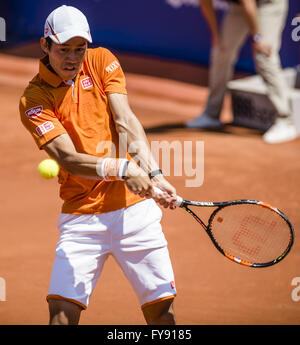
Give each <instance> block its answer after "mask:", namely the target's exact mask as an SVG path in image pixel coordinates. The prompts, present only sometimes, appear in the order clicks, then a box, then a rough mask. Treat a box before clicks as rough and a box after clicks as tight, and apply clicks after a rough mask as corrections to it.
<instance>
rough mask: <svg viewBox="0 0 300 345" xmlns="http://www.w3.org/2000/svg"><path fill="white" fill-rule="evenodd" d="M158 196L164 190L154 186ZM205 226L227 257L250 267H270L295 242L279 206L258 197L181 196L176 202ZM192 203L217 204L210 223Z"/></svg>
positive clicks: (214, 242) (213, 240)
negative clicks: (206, 198) (203, 198)
mask: <svg viewBox="0 0 300 345" xmlns="http://www.w3.org/2000/svg"><path fill="white" fill-rule="evenodd" d="M154 191H155V193H156V195H157V196H159V194H161V193H162V191H161V190H160V189H159V188H157V187H154ZM174 204H175V205H176V206H178V207H180V208H182V209H183V210H185V211H186V212H187V213H189V214H190V215H192V216H193V218H194V219H195V220H196V221H197V222H198V223H199V224H200V225H201V226H202V228H203V229H204V230H205V232H206V233H207V235H208V236H209V238H210V239H211V240H212V242H213V244H214V245H215V247H216V248H217V249H218V251H219V252H220V253H221V254H223V255H224V256H225V257H226V258H228V259H230V260H232V261H234V262H236V263H238V264H241V265H245V266H249V267H267V266H271V265H274V264H276V263H278V262H280V261H281V260H283V259H284V258H285V257H286V256H287V254H288V253H289V251H290V250H291V248H292V246H293V243H294V229H293V226H292V224H291V222H290V221H289V219H288V217H287V216H286V215H285V214H284V213H283V212H281V211H280V210H278V209H277V208H275V207H273V206H271V205H269V204H267V203H264V202H262V201H257V200H234V201H225V202H200V201H188V200H184V199H183V198H181V197H180V196H177V200H176V202H175V203H174ZM189 206H196V207H216V209H215V210H214V211H213V212H212V213H211V215H210V217H209V220H208V224H207V225H206V224H205V223H204V222H203V221H202V220H201V219H200V217H199V216H197V215H196V214H195V213H194V212H193V211H192V210H191V209H190V208H189Z"/></svg>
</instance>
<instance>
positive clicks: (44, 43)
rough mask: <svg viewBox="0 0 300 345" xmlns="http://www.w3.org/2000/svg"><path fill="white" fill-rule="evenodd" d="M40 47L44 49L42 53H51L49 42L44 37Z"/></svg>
mask: <svg viewBox="0 0 300 345" xmlns="http://www.w3.org/2000/svg"><path fill="white" fill-rule="evenodd" d="M40 45H41V48H42V51H43V52H44V53H45V54H46V55H48V53H49V48H48V44H47V41H46V39H45V38H44V37H41V39H40Z"/></svg>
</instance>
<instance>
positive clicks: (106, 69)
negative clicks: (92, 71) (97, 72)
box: [105, 60, 120, 73]
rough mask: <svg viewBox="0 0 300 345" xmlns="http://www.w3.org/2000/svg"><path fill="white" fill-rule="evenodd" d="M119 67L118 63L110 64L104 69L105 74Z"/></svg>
mask: <svg viewBox="0 0 300 345" xmlns="http://www.w3.org/2000/svg"><path fill="white" fill-rule="evenodd" d="M119 67H120V64H119V63H118V61H117V60H115V61H114V62H112V63H111V64H110V65H108V66H107V67H106V68H105V71H106V72H107V73H111V72H113V71H115V70H116V69H117V68H119Z"/></svg>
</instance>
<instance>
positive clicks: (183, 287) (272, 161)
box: [0, 54, 300, 325]
mask: <svg viewBox="0 0 300 345" xmlns="http://www.w3.org/2000/svg"><path fill="white" fill-rule="evenodd" d="M120 60H121V62H122V59H120ZM123 61H124V70H125V72H126V75H127V83H128V92H129V100H130V103H131V106H132V109H133V110H134V111H135V113H136V115H137V116H138V118H139V119H140V121H141V122H142V124H143V125H144V126H145V128H146V130H147V135H148V138H149V141H150V142H151V141H163V140H166V141H168V142H170V143H171V142H172V141H177V140H179V141H180V142H182V143H183V142H184V141H191V142H192V143H193V146H192V147H193V152H192V153H191V154H188V155H186V156H184V159H186V162H193V164H195V162H196V152H195V151H196V141H202V142H204V182H203V184H202V186H199V187H186V186H185V183H186V181H187V180H191V179H192V177H188V176H185V175H183V176H174V164H178V162H177V161H176V159H173V158H172V159H171V169H170V176H169V181H170V182H171V183H173V184H174V186H175V187H176V188H177V192H178V194H179V195H181V196H183V197H184V198H186V199H198V200H205V201H225V200H231V199H242V198H249V199H259V200H264V201H266V202H268V203H270V204H273V205H275V206H277V207H278V208H279V209H281V210H282V211H284V212H285V213H286V214H287V215H288V216H289V218H290V219H291V221H292V223H293V225H294V228H295V233H296V241H295V244H294V247H293V249H292V251H291V252H290V254H289V255H288V256H287V257H286V258H285V259H284V260H283V261H282V262H281V263H279V264H278V265H275V266H273V267H269V268H263V269H253V268H247V267H243V266H241V265H238V264H235V263H233V262H231V261H229V260H227V259H226V258H224V257H223V256H222V255H221V254H219V253H218V251H217V250H216V249H215V248H214V246H213V245H212V243H211V242H210V240H209V239H208V237H207V235H206V234H205V233H204V232H203V230H202V229H201V228H200V227H199V226H198V224H197V223H196V222H195V221H194V220H193V219H192V218H191V217H189V216H188V215H187V214H186V213H185V212H184V211H183V210H180V209H177V210H175V211H171V210H167V211H164V217H163V227H164V232H165V235H166V238H167V240H168V243H169V250H170V255H171V258H172V261H173V266H174V271H175V277H176V286H177V290H178V296H177V298H176V304H175V310H176V314H177V322H178V324H181V325H210V324H225V325H231V324H239V325H244V324H250V325H257V324H272V325H274V324H288V325H290V324H299V323H300V301H299V302H297V301H294V300H293V298H292V291H293V289H295V288H296V286H292V280H293V278H295V277H300V242H298V236H297V235H298V232H299V228H300V211H299V195H300V181H299V177H300V159H299V157H300V139H298V140H295V141H293V142H289V143H285V144H280V145H267V144H265V143H264V142H263V141H262V139H261V135H260V133H258V132H257V131H254V130H249V129H241V128H236V127H232V126H228V127H226V128H225V130H224V132H203V131H197V130H192V131H190V130H187V129H184V128H182V127H181V125H180V124H181V123H183V122H185V121H187V120H189V119H192V118H193V117H194V116H196V115H197V114H198V112H200V111H201V109H202V108H203V105H204V101H205V98H206V95H207V88H206V87H205V85H204V84H205V82H204V81H203V80H202V81H203V83H202V81H201V80H199V83H198V85H197V84H196V83H190V82H187V81H186V80H185V81H184V82H183V81H179V79H180V78H177V80H174V79H170V78H165V77H164V78H162V77H157V76H155V77H154V76H153V75H152V76H151V75H149V74H151V73H149V68H147V65H145V64H147V61H148V60H147V59H145V60H143V63H142V66H140V68H141V71H138V72H143V70H142V67H143V68H144V71H147V73H146V72H145V73H144V74H141V73H133V72H132V71H133V69H130V68H129V65H130V64H129V61H130V58H129V57H124V59H123ZM133 61H135V62H136V60H133ZM127 66H128V68H127ZM167 66H169V69H172V68H175V67H176V70H177V72H184V71H186V76H187V71H188V69H186V65H182V67H181V68H179V67H178V66H180V65H178V64H174V65H172V64H171V63H170V64H168V63H167V64H162V65H160V68H162V69H164V70H165V68H166V67H167ZM135 67H136V69H138V66H137V65H135ZM191 68H192V67H191ZM193 68H194V71H193V72H192V73H191V75H194V76H196V77H197V73H199V76H200V72H199V71H198V70H197V68H196V67H193ZM37 70H38V60H37V59H36V58H28V57H18V56H13V55H8V54H0V107H1V119H2V120H1V136H0V151H1V154H0V156H1V194H0V198H1V239H0V277H2V278H4V279H5V282H6V296H5V299H6V300H5V301H0V324H2V325H12V324H15V325H16V324H17V325H19V324H25V325H31V324H38V325H42V324H47V323H48V306H47V303H46V301H45V297H46V294H47V290H48V283H49V278H50V273H51V267H52V263H53V260H54V254H55V245H56V241H57V240H58V232H57V229H56V222H57V218H58V215H59V212H60V206H61V201H60V199H59V196H58V191H59V189H58V184H57V180H56V179H53V180H51V181H46V180H43V179H42V178H41V177H40V176H39V175H38V172H37V165H38V163H39V162H40V161H41V160H42V159H44V158H46V154H45V153H44V152H43V151H41V152H39V151H38V149H37V147H36V146H35V144H34V142H33V139H32V138H31V137H30V135H29V134H28V132H27V131H25V129H24V128H23V126H22V124H21V122H20V120H19V113H18V102H19V97H20V95H21V93H22V91H23V89H24V87H25V86H26V85H27V83H28V81H29V80H30V79H31V78H32V77H33V76H34V74H35V73H36V72H37ZM189 71H191V69H190V70H189ZM146 74H148V75H146ZM179 74H180V73H179ZM183 74H184V73H183ZM226 109H227V110H226V111H225V113H224V114H223V116H224V119H225V120H230V116H231V115H230V111H229V108H228V106H227V108H226ZM299 115H300V114H299ZM194 166H195V165H194ZM200 212H201V214H203V215H204V218H205V219H206V217H207V215H208V213H207V211H206V210H203V211H202V210H200ZM299 295H300V292H299ZM81 324H98V325H105V324H107V325H123V324H126V325H134V324H136V325H143V324H144V319H143V316H142V313H141V311H140V308H139V305H138V301H137V298H136V296H135V294H134V292H133V290H132V288H131V286H130V285H129V283H128V282H127V280H126V279H125V277H124V275H123V273H122V271H121V270H120V268H119V267H118V266H117V265H116V263H115V262H114V260H113V259H112V258H110V259H109V260H108V261H107V263H106V265H105V266H104V271H103V274H102V276H101V278H100V280H99V281H98V284H97V286H96V289H95V292H94V295H93V297H92V299H91V303H90V306H89V308H88V309H87V311H84V312H83V313H82V318H81Z"/></svg>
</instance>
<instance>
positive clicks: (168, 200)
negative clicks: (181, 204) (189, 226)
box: [151, 175, 176, 210]
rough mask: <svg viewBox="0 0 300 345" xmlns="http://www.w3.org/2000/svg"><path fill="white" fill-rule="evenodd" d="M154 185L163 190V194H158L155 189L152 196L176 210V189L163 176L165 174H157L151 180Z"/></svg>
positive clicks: (158, 201)
mask: <svg viewBox="0 0 300 345" xmlns="http://www.w3.org/2000/svg"><path fill="white" fill-rule="evenodd" d="M151 181H152V183H153V185H155V186H156V187H158V188H159V189H161V190H162V192H163V193H162V194H160V195H159V196H157V195H156V194H155V193H154V191H153V193H152V195H151V197H152V198H153V199H154V200H155V201H156V202H157V203H159V204H160V205H161V206H163V207H164V208H170V209H171V210H174V209H175V208H176V206H175V205H174V202H175V201H176V189H175V188H174V187H173V186H172V185H171V184H170V183H169V182H168V181H167V180H166V179H165V178H164V177H163V175H157V176H155V177H153V179H152V180H151Z"/></svg>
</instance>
